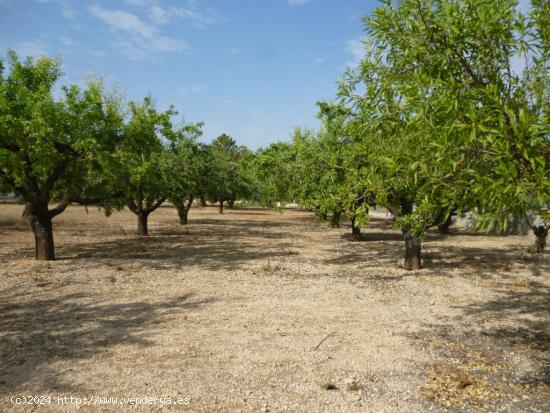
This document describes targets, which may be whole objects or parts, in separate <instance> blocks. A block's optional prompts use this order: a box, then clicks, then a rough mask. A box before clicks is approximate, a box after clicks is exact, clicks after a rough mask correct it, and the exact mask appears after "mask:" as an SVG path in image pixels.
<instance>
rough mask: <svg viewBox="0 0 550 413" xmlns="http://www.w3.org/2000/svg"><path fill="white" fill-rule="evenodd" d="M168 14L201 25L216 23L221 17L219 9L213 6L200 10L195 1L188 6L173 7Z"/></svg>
mask: <svg viewBox="0 0 550 413" xmlns="http://www.w3.org/2000/svg"><path fill="white" fill-rule="evenodd" d="M168 14H169V15H170V16H174V17H179V18H181V19H184V20H189V21H191V22H192V23H193V24H195V25H196V26H199V27H203V26H206V25H208V24H213V23H216V22H218V21H219V20H220V19H221V17H220V13H219V11H218V10H216V9H212V8H206V9H204V10H199V8H198V7H197V4H196V3H195V2H190V4H189V6H188V7H172V8H171V9H170V10H169V11H168Z"/></svg>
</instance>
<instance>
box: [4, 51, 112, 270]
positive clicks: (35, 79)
mask: <svg viewBox="0 0 550 413" xmlns="http://www.w3.org/2000/svg"><path fill="white" fill-rule="evenodd" d="M60 65H61V64H60V62H59V61H55V60H51V59H48V58H41V59H38V60H36V61H35V60H33V59H32V58H27V59H26V60H25V61H24V62H21V61H19V59H18V58H17V56H16V54H15V53H14V52H8V68H9V71H8V73H7V74H6V75H5V74H4V66H3V64H2V63H1V62H0V188H1V189H2V190H7V191H10V192H14V193H15V194H17V195H20V196H21V197H22V198H23V199H24V202H25V212H24V215H25V217H26V219H27V220H28V221H29V222H30V225H31V227H32V230H33V232H34V239H35V256H36V259H38V260H53V259H55V247H54V240H53V226H52V219H54V218H55V217H56V216H57V215H59V214H61V213H62V212H63V211H64V210H65V208H66V207H67V206H68V205H69V204H70V202H72V201H75V200H82V199H83V198H86V197H87V196H89V193H88V190H93V191H94V192H95V194H94V195H96V196H97V195H98V194H100V193H103V194H102V198H103V199H104V198H105V197H107V194H106V191H110V190H111V189H110V188H109V187H108V185H105V182H103V183H102V184H100V181H103V180H104V179H103V177H102V176H101V175H102V172H101V166H102V165H106V164H108V163H109V162H108V161H106V158H108V157H109V155H110V154H111V153H112V152H113V150H114V146H115V144H116V143H117V141H118V140H119V137H120V126H121V116H120V105H119V99H118V98H117V97H116V96H114V95H111V96H109V95H106V94H105V93H104V92H103V89H102V85H101V84H100V83H97V82H96V83H91V84H89V85H88V87H87V88H86V89H84V90H82V89H81V88H79V87H78V86H70V87H63V88H62V92H61V98H59V99H56V98H54V93H53V90H54V87H55V84H56V82H57V81H58V80H59V78H60V77H61V71H60ZM54 201H59V202H58V204H57V205H56V206H54V207H50V203H52V202H54Z"/></svg>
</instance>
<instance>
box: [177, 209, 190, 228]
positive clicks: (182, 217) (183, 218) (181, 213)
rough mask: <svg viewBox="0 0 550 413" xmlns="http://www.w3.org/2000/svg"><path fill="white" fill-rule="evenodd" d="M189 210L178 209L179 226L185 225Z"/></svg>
mask: <svg viewBox="0 0 550 413" xmlns="http://www.w3.org/2000/svg"><path fill="white" fill-rule="evenodd" d="M188 213H189V210H188V209H187V208H185V207H181V208H180V207H178V216H179V217H180V225H187V214H188Z"/></svg>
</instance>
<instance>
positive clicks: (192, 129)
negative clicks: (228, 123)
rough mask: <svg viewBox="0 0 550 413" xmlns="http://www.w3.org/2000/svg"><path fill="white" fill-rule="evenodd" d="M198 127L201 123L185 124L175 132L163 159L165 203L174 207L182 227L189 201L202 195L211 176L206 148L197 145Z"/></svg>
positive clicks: (186, 219)
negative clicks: (166, 199)
mask: <svg viewBox="0 0 550 413" xmlns="http://www.w3.org/2000/svg"><path fill="white" fill-rule="evenodd" d="M202 126H203V124H202V123H196V124H188V125H184V126H183V127H181V128H180V129H179V130H178V131H176V133H175V134H174V137H173V138H172V140H171V142H170V148H169V151H168V152H167V154H166V156H165V157H164V160H165V164H164V166H163V170H164V176H165V178H164V179H165V181H166V183H167V194H168V199H169V200H170V202H172V204H174V206H175V207H176V209H177V211H178V216H179V220H180V224H182V225H185V224H187V222H188V214H189V210H190V208H191V206H192V205H193V200H194V199H195V197H199V196H200V195H201V194H202V193H203V191H204V190H205V188H206V187H207V185H208V180H209V178H210V175H211V172H210V169H211V167H212V156H211V151H210V148H209V147H208V145H205V144H203V143H199V142H197V139H198V138H199V137H200V136H201V135H202Z"/></svg>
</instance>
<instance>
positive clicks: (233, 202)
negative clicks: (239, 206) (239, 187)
mask: <svg viewBox="0 0 550 413" xmlns="http://www.w3.org/2000/svg"><path fill="white" fill-rule="evenodd" d="M234 206H235V200H234V199H230V200H229V201H228V202H227V207H228V208H229V209H233V207H234Z"/></svg>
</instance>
